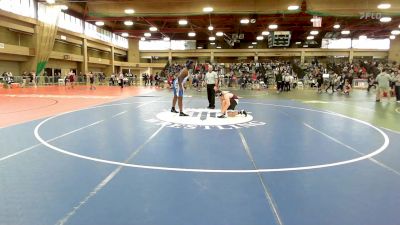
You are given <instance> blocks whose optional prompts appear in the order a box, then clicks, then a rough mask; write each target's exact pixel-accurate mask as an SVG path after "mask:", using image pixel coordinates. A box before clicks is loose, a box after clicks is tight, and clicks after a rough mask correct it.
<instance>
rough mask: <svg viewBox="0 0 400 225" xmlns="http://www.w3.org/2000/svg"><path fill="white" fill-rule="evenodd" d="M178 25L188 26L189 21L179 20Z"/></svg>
mask: <svg viewBox="0 0 400 225" xmlns="http://www.w3.org/2000/svg"><path fill="white" fill-rule="evenodd" d="M178 23H179V25H187V24H188V21H187V20H179V21H178Z"/></svg>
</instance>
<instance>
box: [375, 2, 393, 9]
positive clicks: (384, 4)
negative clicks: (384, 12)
mask: <svg viewBox="0 0 400 225" xmlns="http://www.w3.org/2000/svg"><path fill="white" fill-rule="evenodd" d="M390 7H392V5H391V4H389V3H382V4H379V5H378V6H377V8H378V9H389V8H390Z"/></svg>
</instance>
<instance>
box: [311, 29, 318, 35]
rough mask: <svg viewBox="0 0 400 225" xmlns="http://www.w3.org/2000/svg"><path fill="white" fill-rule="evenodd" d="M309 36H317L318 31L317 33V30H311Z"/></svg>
mask: <svg viewBox="0 0 400 225" xmlns="http://www.w3.org/2000/svg"><path fill="white" fill-rule="evenodd" d="M310 34H311V35H318V34H319V31H317V30H312V31H311V32H310Z"/></svg>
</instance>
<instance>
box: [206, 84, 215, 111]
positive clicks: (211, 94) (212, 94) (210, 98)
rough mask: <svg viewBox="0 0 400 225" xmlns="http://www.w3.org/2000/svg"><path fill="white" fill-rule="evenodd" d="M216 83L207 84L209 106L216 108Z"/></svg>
mask: <svg viewBox="0 0 400 225" xmlns="http://www.w3.org/2000/svg"><path fill="white" fill-rule="evenodd" d="M214 86H215V84H207V98H208V107H210V108H215V90H214Z"/></svg>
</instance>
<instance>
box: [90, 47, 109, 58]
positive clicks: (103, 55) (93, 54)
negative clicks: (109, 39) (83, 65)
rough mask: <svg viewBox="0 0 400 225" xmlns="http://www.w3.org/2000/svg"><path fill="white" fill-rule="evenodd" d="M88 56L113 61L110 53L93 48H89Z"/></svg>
mask: <svg viewBox="0 0 400 225" xmlns="http://www.w3.org/2000/svg"><path fill="white" fill-rule="evenodd" d="M88 56H89V57H94V58H101V59H111V55H110V52H105V51H101V50H94V49H93V48H88Z"/></svg>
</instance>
